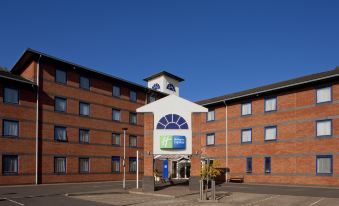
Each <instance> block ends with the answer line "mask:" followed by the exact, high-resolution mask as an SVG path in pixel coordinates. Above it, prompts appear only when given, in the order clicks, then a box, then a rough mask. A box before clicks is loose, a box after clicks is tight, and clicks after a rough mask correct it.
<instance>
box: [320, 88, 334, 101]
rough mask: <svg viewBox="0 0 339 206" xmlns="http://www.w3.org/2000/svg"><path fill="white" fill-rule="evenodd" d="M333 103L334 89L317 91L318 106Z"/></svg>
mask: <svg viewBox="0 0 339 206" xmlns="http://www.w3.org/2000/svg"><path fill="white" fill-rule="evenodd" d="M330 101H332V87H325V88H321V89H317V104H318V103H324V102H330Z"/></svg>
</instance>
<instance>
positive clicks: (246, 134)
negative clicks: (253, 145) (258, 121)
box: [241, 129, 252, 143]
mask: <svg viewBox="0 0 339 206" xmlns="http://www.w3.org/2000/svg"><path fill="white" fill-rule="evenodd" d="M241 142H242V143H247V142H252V129H243V130H241Z"/></svg>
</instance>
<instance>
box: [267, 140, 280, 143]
mask: <svg viewBox="0 0 339 206" xmlns="http://www.w3.org/2000/svg"><path fill="white" fill-rule="evenodd" d="M265 142H267V143H269V142H277V139H265Z"/></svg>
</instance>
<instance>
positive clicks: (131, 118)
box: [129, 112, 138, 124]
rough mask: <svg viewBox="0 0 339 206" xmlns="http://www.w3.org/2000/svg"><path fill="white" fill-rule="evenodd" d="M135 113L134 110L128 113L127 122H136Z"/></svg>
mask: <svg viewBox="0 0 339 206" xmlns="http://www.w3.org/2000/svg"><path fill="white" fill-rule="evenodd" d="M137 121H138V120H137V113H135V112H130V113H129V123H130V124H137Z"/></svg>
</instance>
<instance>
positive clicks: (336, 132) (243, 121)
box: [0, 49, 339, 185]
mask: <svg viewBox="0 0 339 206" xmlns="http://www.w3.org/2000/svg"><path fill="white" fill-rule="evenodd" d="M162 76H165V77H166V78H167V79H166V78H163V77H162ZM157 78H158V80H159V81H160V82H156V81H154V79H157ZM145 80H146V81H148V87H144V86H141V85H138V84H135V83H133V82H129V81H126V80H123V79H121V78H118V77H114V76H111V75H108V74H104V73H100V72H98V71H95V70H91V69H89V68H86V67H83V66H80V65H77V64H74V63H71V62H67V61H64V60H61V59H58V58H55V57H52V56H49V55H47V54H43V53H41V52H38V51H34V50H31V49H28V50H26V51H25V52H24V54H23V55H22V56H21V57H20V59H19V60H18V61H17V63H16V64H15V65H14V66H13V68H12V70H11V71H10V72H6V71H0V87H1V88H0V98H2V100H1V102H0V104H1V106H0V112H1V113H0V118H1V124H0V125H1V132H2V135H1V136H2V137H1V138H0V143H1V145H2V146H1V147H0V153H1V156H0V158H1V164H0V167H1V175H0V184H1V185H7V184H34V183H55V182H83V181H108V180H121V179H122V170H123V165H122V164H123V161H122V158H123V129H124V128H127V129H128V130H127V131H126V145H127V151H126V169H127V179H134V178H135V176H136V175H135V170H136V151H137V150H139V151H140V152H141V153H143V154H144V155H142V157H141V158H140V161H141V162H140V167H141V168H140V174H141V175H143V171H144V170H143V165H144V162H143V160H144V159H145V161H147V162H148V163H147V164H154V163H153V162H152V159H154V157H152V158H151V156H149V155H152V154H151V151H152V150H153V148H151V144H153V143H151V142H150V141H153V140H151V138H153V136H150V134H153V133H150V131H153V130H155V128H154V126H153V124H154V120H153V116H152V115H150V114H148V113H146V114H145V115H146V116H147V118H146V119H145V122H144V114H143V113H136V109H137V108H140V107H142V106H143V105H145V104H148V103H149V102H153V101H155V100H158V99H160V98H162V97H164V96H167V94H170V95H171V94H174V95H179V86H178V84H179V82H181V81H183V79H181V78H179V77H176V76H174V75H172V74H169V73H167V72H162V73H159V74H156V75H153V76H151V77H149V78H146V79H145ZM158 80H157V81H158ZM338 81H339V69H334V70H330V71H327V72H322V73H318V74H313V75H308V76H304V77H301V78H296V79H292V80H288V81H284V82H279V83H275V84H271V85H266V86H263V87H258V88H254V89H250V90H246V91H241V92H238V93H234V94H229V95H224V96H220V97H215V98H212V99H207V100H202V101H199V102H197V103H198V104H200V105H201V106H204V107H206V108H208V110H209V112H208V113H207V114H201V113H193V114H192V119H191V120H192V121H191V122H192V131H193V133H192V145H193V147H192V151H191V153H192V154H188V155H185V158H186V160H185V175H184V176H185V178H186V177H190V176H193V177H194V178H197V177H198V176H199V171H198V169H199V167H197V164H199V161H200V159H199V158H201V157H202V156H204V157H209V158H211V159H212V160H213V161H219V162H220V163H221V167H223V168H229V172H228V173H226V178H232V177H243V178H244V181H245V182H257V183H279V184H310V185H339V163H338V155H339V139H338V137H339V129H338V126H339V120H338V115H339V107H338V102H339V85H338ZM168 82H171V83H170V84H169V83H168ZM235 86H236V85H235ZM163 87H164V89H165V90H166V92H165V93H164V90H163V89H159V88H163ZM156 90H158V91H156ZM166 93H167V94H166ZM37 105H38V107H37ZM176 106H178V105H176ZM179 106H180V105H179ZM144 135H145V138H146V139H148V140H146V139H144ZM144 141H148V142H144ZM144 147H145V148H147V149H145V151H144ZM199 155H200V156H199ZM198 157H199V158H198ZM187 162H190V163H191V164H192V165H193V162H194V165H193V166H194V167H193V170H191V174H186V163H187ZM36 163H37V164H36ZM177 163H179V162H176V163H175V164H172V163H170V165H169V168H170V173H171V174H170V175H171V176H172V175H176V177H177V178H178V173H177V172H178V171H174V170H176V167H178V164H177ZM155 165H157V166H156V167H157V168H160V170H161V166H162V165H161V162H159V161H158V162H155ZM148 166H150V165H148ZM148 166H147V168H148ZM149 168H153V169H154V167H153V166H152V167H149ZM187 169H188V171H189V168H188V167H187ZM174 172H176V174H174ZM152 173H153V172H152V169H150V170H149V171H147V172H146V171H145V176H148V178H150V177H152ZM188 173H189V172H188Z"/></svg>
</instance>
